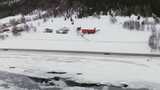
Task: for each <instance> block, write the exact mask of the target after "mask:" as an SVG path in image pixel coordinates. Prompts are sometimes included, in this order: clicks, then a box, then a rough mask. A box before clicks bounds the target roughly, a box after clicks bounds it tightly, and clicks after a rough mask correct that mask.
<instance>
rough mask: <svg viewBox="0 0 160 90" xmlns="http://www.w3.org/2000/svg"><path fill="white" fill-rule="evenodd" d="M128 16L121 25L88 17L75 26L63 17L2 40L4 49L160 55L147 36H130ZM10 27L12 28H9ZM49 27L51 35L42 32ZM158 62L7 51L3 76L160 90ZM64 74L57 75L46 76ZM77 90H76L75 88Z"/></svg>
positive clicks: (0, 56)
mask: <svg viewBox="0 0 160 90" xmlns="http://www.w3.org/2000/svg"><path fill="white" fill-rule="evenodd" d="M19 17H20V16H16V17H9V18H5V19H1V20H0V23H7V22H9V20H10V19H11V18H19ZM127 19H128V18H126V17H118V20H119V22H118V23H116V24H111V23H110V22H109V17H108V16H101V19H98V18H95V17H87V18H83V19H75V20H74V25H72V24H71V22H70V21H69V20H67V21H64V18H62V17H58V18H49V19H48V20H47V22H43V20H42V19H40V20H36V21H30V22H27V24H30V25H32V26H35V27H36V28H37V31H36V32H34V31H31V32H23V33H22V35H21V36H18V37H14V36H12V34H11V32H7V34H8V35H9V37H8V38H7V39H5V40H1V41H0V49H6V50H7V49H38V50H64V51H65V50H66V51H89V52H120V53H143V54H152V53H153V54H155V53H156V54H159V52H151V49H150V47H149V46H148V39H149V37H150V35H151V32H149V31H147V30H146V31H136V30H133V31H129V30H125V29H123V28H122V22H124V21H125V20H127ZM62 27H68V28H69V29H70V31H69V33H68V34H56V30H58V29H60V28H62ZM77 27H82V28H97V29H100V31H99V32H97V33H96V34H94V35H84V37H81V36H80V35H78V34H77V32H76V28H77ZM9 28H10V27H9ZM46 28H50V29H53V33H44V30H45V29H46ZM159 59H160V57H149V56H148V57H147V56H145V57H144V56H143V57H142V56H141V57H136V56H114V55H109V56H105V55H98V54H97V55H96V54H86V53H85V54H83V53H81V54H76V53H75V54H73V53H72V54H71V53H56V52H35V51H14V50H13V51H10V50H9V51H3V50H0V66H1V68H0V71H8V72H11V73H16V74H22V75H27V76H35V77H42V78H53V77H55V76H60V77H65V78H70V79H72V80H75V81H77V82H85V83H86V82H88V83H101V84H113V85H117V86H119V85H120V84H121V83H127V84H128V85H129V87H131V88H141V87H142V88H143V87H145V88H149V89H151V90H159V89H160V78H159V76H160V66H159V65H160V62H159ZM52 71H55V72H66V74H64V75H63V74H62V75H57V74H56V75H55V74H50V73H47V72H52ZM73 90H74V89H73Z"/></svg>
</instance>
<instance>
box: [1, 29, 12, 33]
mask: <svg viewBox="0 0 160 90" xmlns="http://www.w3.org/2000/svg"><path fill="white" fill-rule="evenodd" d="M8 31H10V29H1V30H0V33H4V32H8Z"/></svg>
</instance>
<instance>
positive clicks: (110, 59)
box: [0, 50, 159, 90]
mask: <svg viewBox="0 0 160 90" xmlns="http://www.w3.org/2000/svg"><path fill="white" fill-rule="evenodd" d="M158 59H159V57H151V56H148V57H147V56H137V57H136V56H127V57H126V56H124V55H120V56H118V55H104V54H95V53H91V54H87V53H66V52H64V53H62V52H42V51H38V52H37V51H15V50H11V51H10V50H9V51H8V50H7V51H3V50H1V51H0V66H1V68H0V87H1V88H0V90H151V89H152V88H154V87H155V88H156V89H155V90H158V89H157V88H159V84H158V80H156V78H157V76H158V75H159V68H158V66H157V67H155V66H153V67H151V66H152V65H157V64H159V62H158V61H157V60H158ZM133 60H134V61H133ZM151 64H152V65H151ZM125 65H126V66H125ZM127 68H128V69H127ZM134 69H135V70H134ZM124 70H126V71H124ZM131 70H132V71H131ZM142 70H144V71H142ZM155 70H157V71H155ZM154 71H155V72H154ZM151 72H152V73H153V74H151V75H148V73H151ZM155 73H156V74H157V75H155V76H154V74H155ZM116 74H117V75H116ZM136 74H141V75H137V76H136ZM143 76H144V77H143ZM148 77H150V78H148ZM157 79H158V78H157ZM122 80H123V81H125V83H124V82H123V83H122V82H121V81H122ZM134 80H135V81H134ZM140 80H142V81H140ZM154 80H155V81H154ZM119 81H120V82H119ZM137 81H139V82H137ZM149 81H150V82H149ZM130 82H133V83H134V84H133V85H130ZM114 83H115V84H114ZM136 83H137V84H136Z"/></svg>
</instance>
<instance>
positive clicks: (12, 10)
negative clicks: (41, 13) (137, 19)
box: [0, 0, 160, 18]
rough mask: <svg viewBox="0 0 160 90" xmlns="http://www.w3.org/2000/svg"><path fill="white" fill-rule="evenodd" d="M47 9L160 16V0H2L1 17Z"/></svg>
mask: <svg viewBox="0 0 160 90" xmlns="http://www.w3.org/2000/svg"><path fill="white" fill-rule="evenodd" d="M37 9H38V10H46V11H49V13H50V14H52V15H55V16H58V15H63V14H64V13H67V14H69V15H71V14H73V13H74V12H77V13H78V16H79V17H86V16H91V15H94V14H96V15H99V14H103V15H107V14H111V15H112V14H113V12H114V15H118V16H130V15H132V14H135V15H141V16H144V17H148V16H152V15H153V14H154V15H156V16H157V17H160V0H0V17H1V18H2V17H6V16H11V15H15V14H28V13H31V12H32V11H35V10H37Z"/></svg>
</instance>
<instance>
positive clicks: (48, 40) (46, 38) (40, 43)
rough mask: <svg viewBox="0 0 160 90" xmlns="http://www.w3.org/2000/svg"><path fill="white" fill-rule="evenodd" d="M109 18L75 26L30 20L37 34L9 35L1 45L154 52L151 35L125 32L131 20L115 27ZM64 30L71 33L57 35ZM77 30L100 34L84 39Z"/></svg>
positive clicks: (86, 20)
mask: <svg viewBox="0 0 160 90" xmlns="http://www.w3.org/2000/svg"><path fill="white" fill-rule="evenodd" d="M19 17H20V16H16V17H9V18H5V19H2V20H0V23H3V22H9V20H10V19H11V18H19ZM26 17H27V16H26ZM109 19H110V17H109V16H101V18H100V19H98V18H95V17H87V18H83V19H75V20H74V25H72V24H71V22H70V21H69V20H66V21H64V18H63V17H58V18H49V19H47V22H43V20H41V19H40V20H36V21H30V22H28V23H27V24H29V25H32V26H35V27H36V28H37V32H34V31H32V32H28V33H26V32H24V33H22V35H21V36H20V37H16V38H15V37H13V36H11V33H9V32H8V35H10V37H9V38H7V39H6V40H2V41H1V42H0V43H1V44H0V48H14V49H42V50H69V51H93V52H94V51H96V52H124V53H151V49H150V47H149V45H148V40H149V37H150V35H151V32H149V31H136V30H133V31H130V30H126V29H123V28H122V23H123V22H124V21H125V20H128V18H127V17H117V19H118V21H119V22H118V23H116V24H112V23H111V22H110V21H109ZM63 27H67V28H69V29H70V31H69V33H68V34H56V30H58V29H61V28H63ZM77 27H82V28H91V29H92V28H97V29H99V30H100V31H98V32H97V33H96V34H93V35H84V36H83V37H82V36H80V35H78V34H77V32H76V28H77ZM46 28H49V29H52V30H53V33H44V31H45V29H46ZM155 53H156V52H155Z"/></svg>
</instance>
